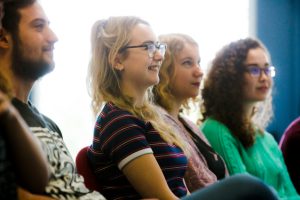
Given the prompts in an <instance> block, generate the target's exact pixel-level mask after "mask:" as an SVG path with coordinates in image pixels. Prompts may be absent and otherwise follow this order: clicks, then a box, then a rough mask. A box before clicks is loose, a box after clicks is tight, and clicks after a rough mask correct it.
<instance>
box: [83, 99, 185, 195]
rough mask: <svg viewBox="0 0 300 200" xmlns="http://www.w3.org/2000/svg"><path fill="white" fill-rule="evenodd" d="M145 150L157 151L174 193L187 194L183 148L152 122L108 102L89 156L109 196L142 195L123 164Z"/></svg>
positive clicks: (144, 152) (147, 152)
mask: <svg viewBox="0 0 300 200" xmlns="http://www.w3.org/2000/svg"><path fill="white" fill-rule="evenodd" d="M144 154H153V155H154V157H155V158H156V160H157V162H158V164H159V166H160V168H161V169H162V172H163V174H164V176H165V178H166V181H167V183H168V185H169V187H170V189H171V190H172V191H173V193H174V194H175V195H177V196H178V197H182V196H185V195H186V193H187V191H186V187H185V185H184V182H183V176H184V173H185V170H186V167H187V159H186V157H185V155H184V154H183V152H182V150H181V149H180V148H178V147H176V146H174V145H169V144H167V143H166V142H165V141H164V140H163V139H162V138H161V137H160V135H159V133H158V132H157V131H156V130H155V129H154V128H153V126H152V125H151V124H150V123H148V122H145V121H143V120H141V119H139V118H137V117H135V116H134V115H132V114H131V113H130V112H127V111H125V110H122V109H120V108H118V107H116V106H114V105H113V104H111V103H107V104H106V105H105V106H104V108H103V110H102V112H101V113H100V115H99V117H98V119H97V122H96V125H95V130H94V140H93V145H92V146H91V148H90V150H89V151H88V156H89V158H90V161H91V163H92V165H93V167H94V172H95V173H96V175H97V177H98V180H99V181H100V182H101V183H102V188H103V191H102V192H103V194H104V195H105V196H106V197H107V198H108V199H135V200H136V199H140V198H141V196H140V195H139V194H138V192H137V191H136V190H135V189H134V188H133V186H132V185H131V184H130V183H129V181H128V180H127V179H126V177H125V175H124V174H123V173H122V168H123V167H124V166H125V165H126V164H127V163H129V162H130V161H132V160H133V159H135V158H137V157H139V156H141V155H144ZM145 170H147V169H145ZM145 173H146V172H145Z"/></svg>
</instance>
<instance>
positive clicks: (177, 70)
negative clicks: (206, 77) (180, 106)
mask: <svg viewBox="0 0 300 200" xmlns="http://www.w3.org/2000/svg"><path fill="white" fill-rule="evenodd" d="M202 76H203V72H202V70H201V67H200V57H199V50H198V47H197V46H196V45H195V44H190V43H186V44H185V45H184V47H183V49H182V50H181V51H180V52H178V53H177V54H176V55H175V60H174V76H173V78H172V80H171V90H172V94H173V95H174V97H175V98H176V99H177V100H179V101H185V100H187V99H189V98H191V97H196V96H197V95H198V94H199V88H200V82H201V79H202Z"/></svg>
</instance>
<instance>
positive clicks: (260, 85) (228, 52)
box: [201, 38, 299, 199]
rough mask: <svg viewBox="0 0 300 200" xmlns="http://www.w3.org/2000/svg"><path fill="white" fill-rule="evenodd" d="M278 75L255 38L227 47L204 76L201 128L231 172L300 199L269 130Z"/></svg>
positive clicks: (241, 40)
mask: <svg viewBox="0 0 300 200" xmlns="http://www.w3.org/2000/svg"><path fill="white" fill-rule="evenodd" d="M274 75H275V68H274V67H273V66H272V65H271V60H270V56H269V53H268V51H267V49H266V47H265V46H264V45H263V44H262V43H261V42H260V41H258V40H257V39H253V38H246V39H240V40H237V41H234V42H231V43H230V44H228V45H226V46H224V47H223V48H222V49H221V50H220V51H219V52H218V53H217V55H216V57H215V58H214V59H213V61H212V65H211V67H210V69H209V72H208V75H207V77H206V78H205V81H204V88H203V90H202V98H203V109H202V112H203V116H204V119H205V120H204V122H203V124H202V125H201V130H202V131H203V133H204V134H205V136H206V138H207V139H208V140H209V142H210V143H211V145H212V147H213V148H214V149H215V150H216V151H217V152H218V153H219V154H220V155H221V156H222V157H223V159H224V160H225V162H226V165H227V168H228V171H229V173H230V174H231V175H233V174H240V173H247V174H252V175H254V176H256V177H258V178H260V179H261V180H263V181H264V182H265V183H267V184H268V185H270V186H272V187H273V188H274V189H275V190H276V191H277V192H278V195H279V196H280V197H281V198H284V199H285V198H287V199H289V198H294V199H299V196H298V195H297V192H296V190H295V188H294V186H293V184H292V182H291V179H290V177H289V174H288V172H287V169H286V166H285V163H284V161H283V157H282V153H281V151H280V149H279V148H278V144H277V142H276V141H275V139H274V138H273V136H272V135H271V134H270V133H268V132H267V131H266V130H265V128H266V126H267V125H268V122H269V121H270V118H271V116H272V86H273V79H272V77H273V76H274Z"/></svg>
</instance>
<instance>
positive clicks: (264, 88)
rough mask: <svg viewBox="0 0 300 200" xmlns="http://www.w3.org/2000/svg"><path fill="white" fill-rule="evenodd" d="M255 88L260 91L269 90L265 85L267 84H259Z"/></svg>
mask: <svg viewBox="0 0 300 200" xmlns="http://www.w3.org/2000/svg"><path fill="white" fill-rule="evenodd" d="M257 90H259V91H261V92H267V91H269V87H267V86H261V87H257Z"/></svg>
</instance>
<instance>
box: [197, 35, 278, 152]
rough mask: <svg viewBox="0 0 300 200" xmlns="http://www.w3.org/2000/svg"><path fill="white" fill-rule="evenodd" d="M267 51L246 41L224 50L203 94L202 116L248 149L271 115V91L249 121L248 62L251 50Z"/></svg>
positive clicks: (205, 82) (216, 61)
mask: <svg viewBox="0 0 300 200" xmlns="http://www.w3.org/2000/svg"><path fill="white" fill-rule="evenodd" d="M256 48H261V49H263V50H264V51H265V52H266V53H267V54H268V55H269V53H268V51H267V49H266V47H265V46H264V45H263V44H262V43H261V42H260V41H259V40H257V39H253V38H245V39H240V40H237V41H235V42H232V43H230V44H228V45H226V46H224V47H223V48H222V49H221V50H220V51H219V52H218V53H217V55H216V57H215V58H214V59H213V61H212V65H211V68H210V70H209V72H208V75H207V77H206V78H205V81H204V88H203V90H202V98H203V104H202V114H203V116H204V119H205V118H207V117H212V118H214V119H216V120H218V121H220V122H221V123H223V124H225V125H226V126H227V127H228V128H229V130H230V131H231V133H232V134H233V135H234V136H235V137H237V138H238V139H239V140H240V141H241V143H242V144H243V145H244V146H245V147H250V146H252V145H253V143H254V141H255V132H256V129H258V130H259V132H260V133H261V134H263V130H264V129H265V127H266V126H267V125H268V122H269V121H270V119H271V117H272V115H273V111H272V96H271V90H270V93H269V94H268V96H267V98H266V100H264V101H263V102H260V103H257V104H256V107H255V108H254V110H253V113H252V117H251V118H250V119H249V117H247V115H246V113H245V111H244V109H243V96H242V94H243V88H244V84H245V80H244V73H245V68H246V66H245V61H246V59H247V55H248V52H249V50H251V49H256Z"/></svg>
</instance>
